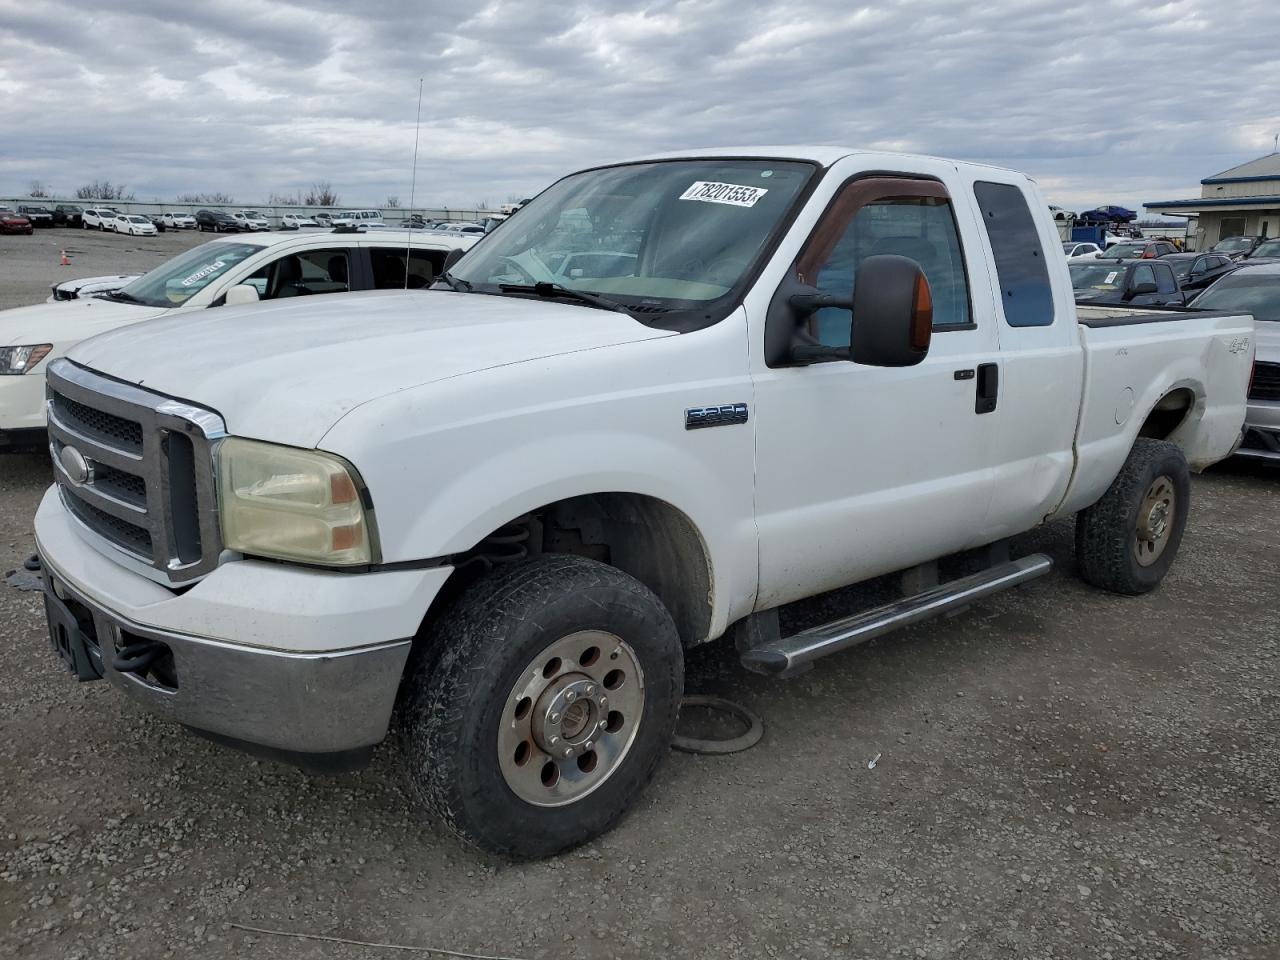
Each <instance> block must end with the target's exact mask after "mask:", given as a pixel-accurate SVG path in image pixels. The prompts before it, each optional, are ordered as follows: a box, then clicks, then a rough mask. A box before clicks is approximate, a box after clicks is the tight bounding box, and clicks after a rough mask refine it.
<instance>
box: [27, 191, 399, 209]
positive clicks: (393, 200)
mask: <svg viewBox="0 0 1280 960" xmlns="http://www.w3.org/2000/svg"><path fill="white" fill-rule="evenodd" d="M32 196H33V197H34V196H35V194H34V193H33V194H32ZM386 205H387V206H388V207H390V208H391V209H392V210H395V209H396V208H397V207H399V206H400V198H399V197H394V196H388V197H387V203H386Z"/></svg>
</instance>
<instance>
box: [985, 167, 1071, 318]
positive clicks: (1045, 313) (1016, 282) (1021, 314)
mask: <svg viewBox="0 0 1280 960" xmlns="http://www.w3.org/2000/svg"><path fill="white" fill-rule="evenodd" d="M973 194H974V198H975V199H976V200H977V201H978V208H979V210H980V211H981V214H982V226H983V229H984V230H985V231H986V234H987V240H988V242H989V243H990V244H991V253H992V257H993V258H994V260H995V264H996V278H997V280H998V281H999V284H1000V302H1001V305H1002V306H1003V308H1004V319H1005V322H1006V323H1007V324H1008V325H1009V326H1011V327H1048V326H1052V325H1053V321H1054V309H1053V289H1052V287H1051V286H1050V284H1049V270H1048V268H1047V267H1046V265H1045V255H1044V248H1043V246H1042V245H1041V243H1040V234H1039V231H1038V230H1037V229H1036V221H1035V218H1034V217H1033V216H1032V214H1031V208H1030V207H1029V206H1028V205H1027V198H1026V196H1025V194H1023V192H1022V190H1020V189H1019V188H1018V187H1016V186H1014V185H1013V184H1008V183H991V182H989V181H985V180H980V181H978V182H977V183H975V184H974V185H973Z"/></svg>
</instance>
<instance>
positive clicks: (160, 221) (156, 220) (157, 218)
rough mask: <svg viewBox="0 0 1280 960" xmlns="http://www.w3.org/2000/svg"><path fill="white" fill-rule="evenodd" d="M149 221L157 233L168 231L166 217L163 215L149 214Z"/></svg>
mask: <svg viewBox="0 0 1280 960" xmlns="http://www.w3.org/2000/svg"><path fill="white" fill-rule="evenodd" d="M147 219H148V220H149V221H150V222H151V225H152V226H153V227H155V228H156V232H157V233H164V232H165V230H167V229H168V227H166V226H165V223H164V216H163V215H162V214H159V213H148V214H147Z"/></svg>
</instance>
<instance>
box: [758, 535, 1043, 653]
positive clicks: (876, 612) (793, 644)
mask: <svg viewBox="0 0 1280 960" xmlns="http://www.w3.org/2000/svg"><path fill="white" fill-rule="evenodd" d="M1052 567H1053V561H1052V560H1051V559H1049V557H1048V556H1047V555H1046V554H1043V553H1033V554H1031V555H1030V556H1027V557H1022V558H1021V559H1018V560H1010V561H1007V562H1005V563H998V564H996V565H995V566H993V567H989V568H987V569H986V570H983V571H982V572H981V573H975V574H973V575H971V576H968V577H961V578H960V579H959V580H952V581H951V582H950V583H944V584H941V585H939V586H936V587H932V588H931V589H929V590H925V591H924V592H923V593H917V594H915V595H914V596H910V597H903V598H902V599H901V600H894V601H892V602H891V603H886V604H884V605H883V606H879V607H873V608H872V609H870V610H866V611H863V612H862V613H856V614H854V615H853V616H851V617H844V618H842V619H840V620H834V621H832V622H831V623H824V624H822V625H820V626H817V627H810V628H809V629H808V630H802V631H800V632H799V633H797V634H793V635H792V636H790V637H782V638H781V639H779V640H774V641H772V642H766V643H764V644H762V645H760V646H758V647H753V648H751V649H750V650H747V651H745V652H744V653H743V654H742V665H743V666H744V667H746V668H747V669H748V670H752V671H754V672H756V673H764V674H769V675H770V676H785V675H787V674H791V673H797V672H799V671H800V670H801V669H802V668H804V667H806V666H808V665H809V664H810V663H812V662H813V661H814V660H817V659H819V658H820V657H825V656H827V655H828V654H831V653H839V652H840V651H841V650H847V649H848V648H849V647H855V646H857V645H858V644H860V643H866V642H867V641H868V640H873V639H875V638H876V637H879V636H883V635H884V634H886V633H889V632H890V631H893V630H897V629H898V628H900V627H906V626H910V625H911V624H913V623H920V622H921V621H924V620H930V619H932V618H933V617H937V616H940V615H942V614H944V613H950V612H952V611H955V610H957V609H959V608H960V607H963V606H965V605H967V604H969V603H972V602H973V601H974V600H980V599H982V598H983V597H986V596H990V595H991V594H993V593H999V592H1000V591H1001V590H1008V589H1009V588H1010V587H1016V586H1018V585H1019V584H1023V583H1026V582H1027V581H1028V580H1034V579H1036V578H1037V577H1042V576H1044V575H1045V574H1046V573H1048V572H1049V570H1050V569H1051V568H1052Z"/></svg>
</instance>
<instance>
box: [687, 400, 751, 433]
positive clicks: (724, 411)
mask: <svg viewBox="0 0 1280 960" xmlns="http://www.w3.org/2000/svg"><path fill="white" fill-rule="evenodd" d="M746 422H747V405H746V404H745V403H726V404H724V405H723V406H719V407H690V408H689V409H688V410H686V411H685V412H684V428H685V429H686V430H699V429H701V428H703V427H727V426H729V425H730V424H734V423H746Z"/></svg>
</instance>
